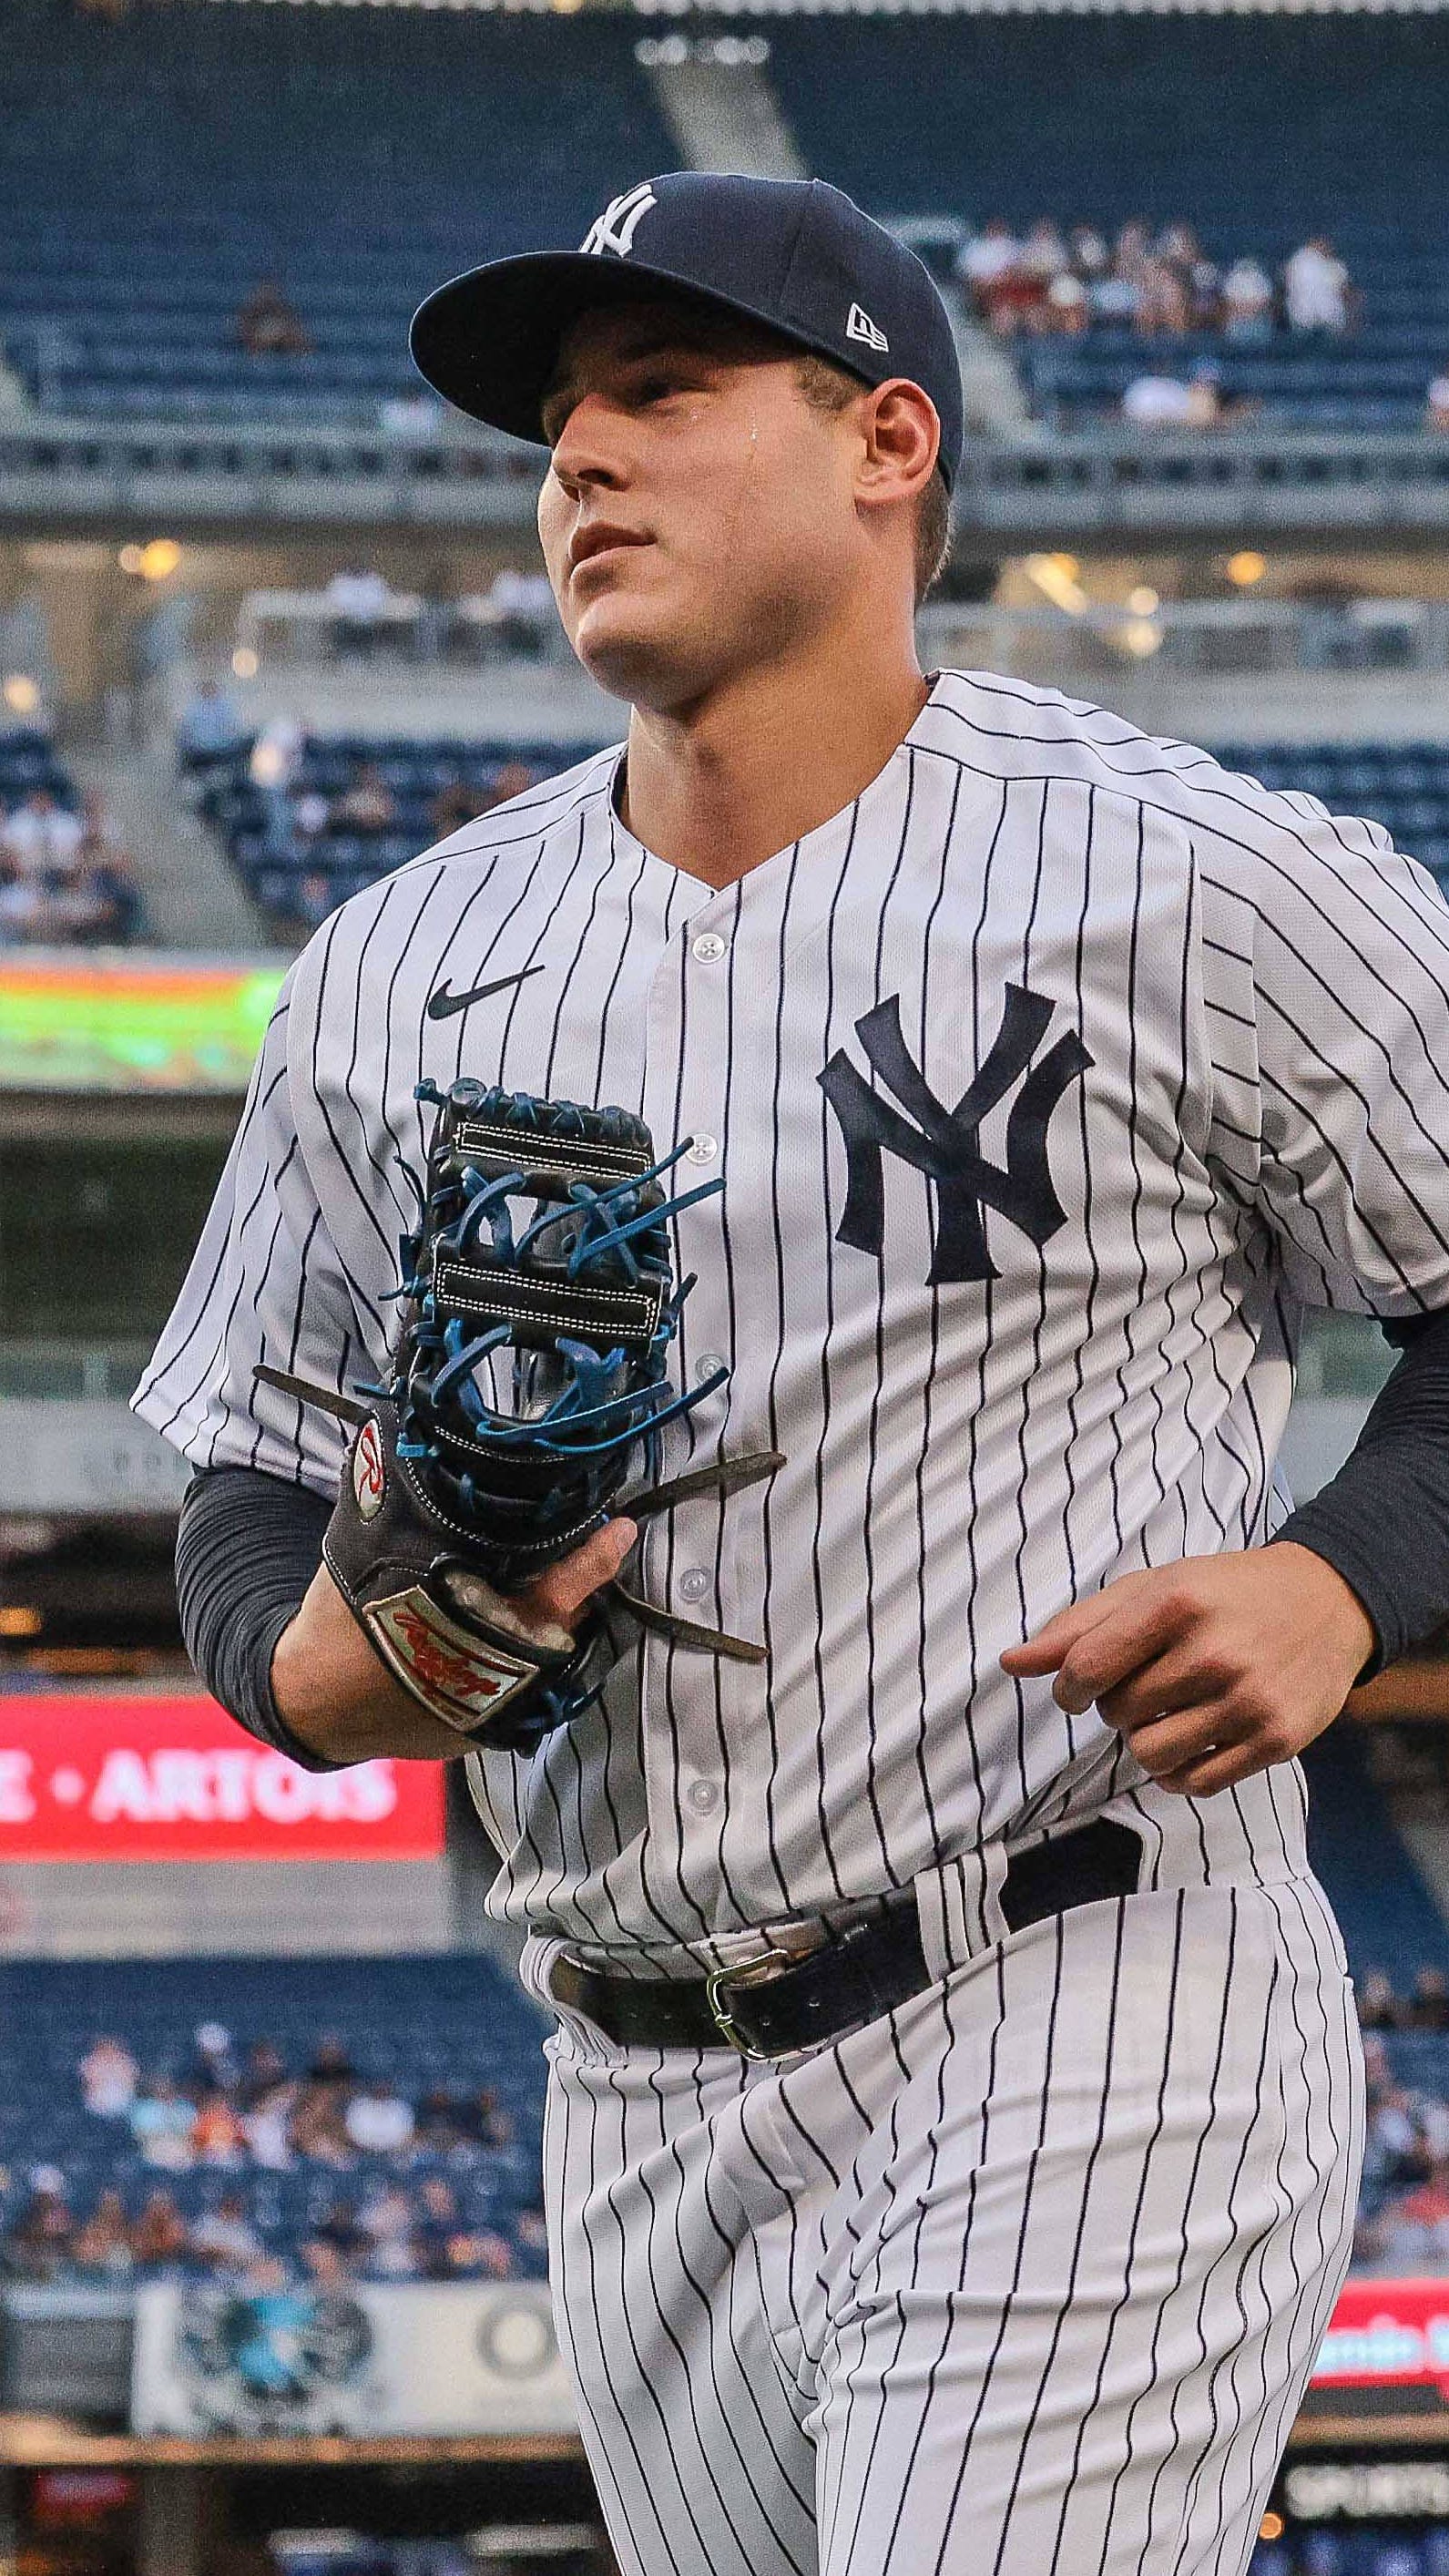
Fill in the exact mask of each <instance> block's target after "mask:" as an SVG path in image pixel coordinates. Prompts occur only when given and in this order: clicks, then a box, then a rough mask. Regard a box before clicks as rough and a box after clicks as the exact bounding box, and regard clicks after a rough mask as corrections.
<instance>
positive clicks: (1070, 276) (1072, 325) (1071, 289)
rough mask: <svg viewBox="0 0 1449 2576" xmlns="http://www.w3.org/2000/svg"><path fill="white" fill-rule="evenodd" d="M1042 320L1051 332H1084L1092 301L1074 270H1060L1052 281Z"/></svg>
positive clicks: (1089, 317)
mask: <svg viewBox="0 0 1449 2576" xmlns="http://www.w3.org/2000/svg"><path fill="white" fill-rule="evenodd" d="M1043 319H1044V321H1045V324H1046V327H1047V329H1048V330H1051V331H1060V332H1065V333H1068V334H1070V333H1072V332H1076V331H1085V330H1086V328H1087V325H1088V324H1089V322H1090V321H1091V319H1092V299H1091V296H1090V294H1089V293H1088V291H1087V287H1086V283H1085V281H1084V280H1083V279H1082V278H1080V277H1078V275H1077V273H1076V270H1075V269H1071V268H1063V269H1060V270H1059V271H1058V273H1057V275H1056V276H1055V277H1054V278H1053V279H1052V282H1051V284H1050V286H1049V287H1048V288H1047V293H1046V309H1045V313H1044V316H1043Z"/></svg>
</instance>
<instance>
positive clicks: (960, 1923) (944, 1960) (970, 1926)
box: [914, 1841, 1008, 1979]
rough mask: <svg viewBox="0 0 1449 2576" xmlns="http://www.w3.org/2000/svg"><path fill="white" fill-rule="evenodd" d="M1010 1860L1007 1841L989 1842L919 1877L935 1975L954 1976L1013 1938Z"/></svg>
mask: <svg viewBox="0 0 1449 2576" xmlns="http://www.w3.org/2000/svg"><path fill="white" fill-rule="evenodd" d="M1006 1859H1007V1854H1006V1845H1005V1843H1003V1842H1000V1841H997V1842H990V1843H985V1844H983V1845H982V1846H981V1848H980V1849H979V1850H976V1851H972V1852H963V1853H962V1854H961V1855H960V1857H959V1858H958V1859H956V1860H948V1861H945V1862H943V1863H942V1865H941V1867H940V1868H939V1869H925V1870H922V1872H921V1874H920V1877H919V1878H918V1879H916V1881H915V1883H914V1884H915V1897H916V1910H917V1912H918V1914H919V1916H920V1921H921V1947H922V1949H923V1950H924V1951H925V1954H926V1965H927V1966H928V1968H929V1969H930V1971H931V1974H932V1976H933V1977H935V1978H938V1979H939V1978H941V1977H948V1976H949V1975H950V1974H951V1972H952V1970H953V1969H955V1968H964V1967H965V1965H966V1963H967V1961H968V1960H969V1959H977V1958H979V1957H980V1956H981V1953H982V1952H983V1951H984V1950H991V1949H994V1948H995V1946H996V1944H997V1942H998V1941H1004V1940H1006V1939H1007V1937H1008V1934H1007V1923H1006V1917H1005V1915H1004V1914H1003V1913H1002V1911H1001V1887H1002V1882H1003V1880H1004V1879H1005V1877H1006Z"/></svg>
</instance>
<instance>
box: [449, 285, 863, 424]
mask: <svg viewBox="0 0 1449 2576" xmlns="http://www.w3.org/2000/svg"><path fill="white" fill-rule="evenodd" d="M661 293H664V294H669V295H677V296H681V297H684V298H687V299H688V301H689V302H690V303H692V304H697V305H698V304H703V305H709V306H712V307H713V308H714V309H715V310H716V311H719V312H723V313H736V314H740V315H743V316H744V317H745V318H746V319H747V320H749V321H752V322H758V323H760V324H761V325H762V326H763V328H765V329H766V330H769V331H772V332H774V333H775V334H776V335H777V336H778V337H779V338H781V339H783V340H787V341H791V342H793V343H794V344H795V345H796V346H798V347H800V348H812V347H814V346H816V345H817V344H816V343H815V342H813V341H811V340H807V339H806V338H805V337H804V336H803V335H797V334H796V333H795V332H793V331H789V330H786V329H782V327H781V324H780V323H779V321H778V320H777V319H776V317H775V316H774V315H773V314H769V313H765V312H761V311H760V310H758V309H757V308H756V307H755V306H753V305H751V304H747V303H745V302H743V301H741V300H738V299H736V298H735V297H733V296H728V295H717V294H714V293H712V292H711V291H710V290H709V289H708V288H705V287H701V286H698V285H696V283H695V281H694V280H693V278H689V277H680V276H679V275H678V274H677V273H676V272H675V271H674V270H672V269H668V268H654V267H650V266H649V265H648V264H647V263H646V262H644V261H643V260H637V259H629V260H623V259H601V258H598V257H596V256H595V255H594V254H593V253H592V252H589V251H527V252H524V253H523V254H522V255H521V256H520V257H519V258H517V259H497V260H492V261H490V262H489V264H488V266H487V267H486V268H473V269H469V270H468V271H467V273H466V274H465V275H464V276H462V277H454V278H450V279H449V280H448V283H447V285H446V286H440V287H438V288H437V289H436V290H435V291H434V293H433V294H431V295H430V296H428V297H427V299H426V301H425V302H424V303H422V304H420V305H419V306H418V309H417V311H416V313H415V314H414V315H413V322H412V329H411V332H410V333H409V335H408V345H409V347H410V349H411V351H412V356H413V364H414V365H415V366H416V368H417V369H418V372H419V374H420V375H423V376H425V377H426V378H427V381H428V383H429V384H430V385H431V386H432V387H433V388H434V391H435V392H437V393H440V394H442V395H443V397H444V399H445V400H446V401H448V402H450V403H452V404H454V405H455V407H456V408H457V409H458V410H459V411H463V412H467V413H468V415H469V417H470V419H473V420H482V421H486V422H487V423H488V424H489V426H490V427H491V428H493V429H506V430H508V431H509V432H510V433H511V434H512V436H513V437H514V438H527V439H531V440H532V441H533V442H534V444H535V445H537V446H540V447H542V446H546V445H547V441H546V439H545V438H544V434H543V423H542V421H541V420H540V418H539V410H540V406H541V404H542V401H543V397H544V395H545V393H546V392H547V391H548V388H549V385H550V383H551V382H552V379H553V374H554V370H555V367H556V366H557V363H558V353H559V346H560V343H561V342H562V340H563V337H564V334H565V332H566V331H567V330H568V329H569V327H570V325H571V324H572V323H574V322H576V321H577V320H578V318H579V316H580V314H581V313H587V312H590V311H592V310H595V309H597V307H599V306H600V305H619V304H640V303H647V302H649V301H651V300H652V298H653V297H655V296H657V295H659V294H661Z"/></svg>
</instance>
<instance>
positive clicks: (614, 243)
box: [579, 179, 659, 259]
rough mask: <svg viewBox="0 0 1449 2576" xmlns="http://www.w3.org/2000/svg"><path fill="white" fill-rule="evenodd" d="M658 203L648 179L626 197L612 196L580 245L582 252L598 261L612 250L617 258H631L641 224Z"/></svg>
mask: <svg viewBox="0 0 1449 2576" xmlns="http://www.w3.org/2000/svg"><path fill="white" fill-rule="evenodd" d="M658 203H659V200H658V198H657V197H656V196H655V194H654V191H653V189H652V188H651V187H650V185H649V182H648V180H647V179H641V180H640V182H639V185H638V187H637V188H627V189H626V190H625V192H624V194H623V196H622V197H611V198H610V199H609V202H608V204H607V206H606V207H605V208H604V211H603V213H602V214H601V215H595V217H594V220H593V222H592V223H591V224H590V226H589V229H588V231H587V232H586V233H585V235H584V237H583V240H582V241H581V242H580V244H579V248H580V250H586V251H588V252H589V253H590V255H591V256H592V257H594V258H598V257H599V256H600V254H601V253H602V252H604V251H606V250H611V251H612V252H613V253H614V255H615V257H616V258H617V259H627V258H628V256H629V253H630V252H631V251H632V249H633V247H634V235H635V234H636V232H637V231H638V229H639V226H640V224H641V223H642V221H643V219H644V217H645V216H646V215H647V214H648V212H649V209H650V207H651V206H657V205H658Z"/></svg>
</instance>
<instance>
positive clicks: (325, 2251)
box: [302, 2236, 352, 2298]
mask: <svg viewBox="0 0 1449 2576" xmlns="http://www.w3.org/2000/svg"><path fill="white" fill-rule="evenodd" d="M302 2263H303V2267H304V2269H305V2271H306V2274H307V2278H308V2280H309V2282H310V2283H311V2285H312V2287H313V2289H314V2290H320V2291H321V2292H322V2293H323V2294H324V2296H326V2297H329V2298H340V2297H342V2296H343V2295H344V2293H345V2292H346V2290H347V2289H348V2287H349V2284H350V2282H351V2278H352V2275H351V2273H350V2272H349V2270H348V2267H347V2265H346V2263H345V2262H344V2261H343V2259H342V2256H341V2255H340V2254H339V2253H338V2251H337V2248H336V2246H335V2245H331V2244H329V2243H328V2241H327V2239H326V2237H325V2236H309V2237H308V2239H307V2242H306V2244H305V2245H304V2246H303V2248H302Z"/></svg>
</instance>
